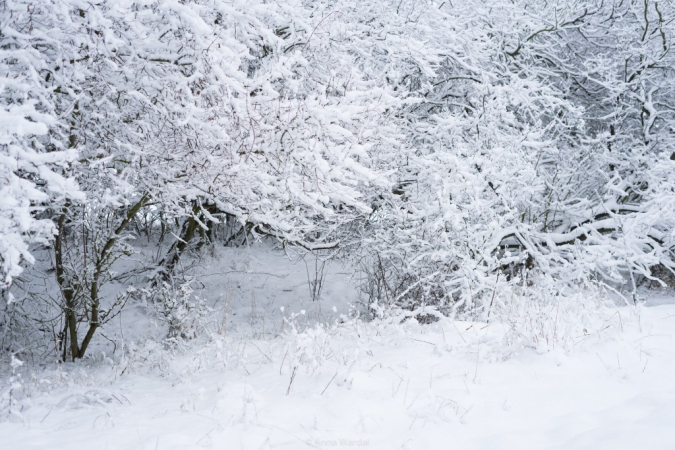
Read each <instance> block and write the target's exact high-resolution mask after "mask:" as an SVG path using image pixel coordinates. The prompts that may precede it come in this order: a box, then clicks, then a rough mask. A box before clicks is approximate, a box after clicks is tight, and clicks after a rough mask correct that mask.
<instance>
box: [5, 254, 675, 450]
mask: <svg viewBox="0 0 675 450" xmlns="http://www.w3.org/2000/svg"><path fill="white" fill-rule="evenodd" d="M235 254H236V250H230V249H225V250H222V251H221V253H220V254H219V255H218V260H219V261H223V260H225V261H229V263H228V264H230V266H231V267H229V266H228V267H229V269H227V270H225V269H223V268H222V267H220V268H214V267H216V266H217V264H215V263H214V261H215V260H214V261H208V260H207V261H202V263H201V265H200V266H199V268H198V269H197V270H196V273H197V274H198V275H199V279H200V280H203V282H204V285H205V289H204V291H203V292H202V295H205V296H208V297H209V298H210V299H211V301H215V299H217V298H220V300H219V302H217V303H215V304H216V305H221V306H220V308H221V309H218V308H217V307H216V308H215V310H214V317H216V316H217V313H218V312H220V313H222V312H227V313H228V316H227V320H226V321H224V320H223V319H222V318H220V316H218V317H219V318H218V321H220V322H224V323H225V322H226V323H225V326H223V327H220V332H214V333H211V334H209V335H208V336H203V337H201V338H197V339H195V340H193V341H190V342H188V343H186V344H183V345H182V346H180V347H179V348H169V347H167V346H166V345H165V344H163V343H162V342H161V340H160V339H148V338H147V337H146V338H143V339H141V338H139V340H138V341H136V342H132V338H130V337H129V336H126V337H125V339H126V340H125V341H124V342H125V343H124V348H123V349H120V348H119V347H118V348H116V353H115V354H114V355H111V353H110V352H111V350H112V347H110V348H108V347H104V346H103V344H101V345H100V346H99V347H96V348H94V349H92V354H91V357H90V358H89V359H88V360H86V361H83V362H81V363H78V364H64V365H58V364H53V365H51V366H48V367H47V368H42V369H40V370H39V371H37V372H34V373H33V375H32V376H30V375H28V374H27V373H24V374H23V375H22V377H23V378H21V379H20V383H21V384H22V385H23V388H22V391H21V392H23V394H22V396H20V398H19V397H17V399H16V401H17V402H18V403H17V404H18V405H20V408H21V412H20V414H18V415H13V416H10V417H9V419H8V420H4V421H3V422H1V423H0V442H2V448H3V449H11V450H15V449H16V450H19V449H40V450H43V449H66V448H67V449H69V450H80V449H87V450H91V449H92V448H97V449H111V450H112V449H138V450H145V449H147V450H153V449H156V450H169V449H176V450H178V449H180V450H183V449H202V448H213V449H228V450H229V449H304V448H307V449H311V448H318V449H332V448H367V449H490V450H493V449H519V450H523V449H564V450H568V449H600V448H607V449H614V450H617V449H631V450H632V449H635V448H649V449H670V448H675V434H674V433H672V431H673V428H674V427H675V384H673V382H672V379H673V378H672V377H673V374H674V373H675V351H674V350H675V346H674V342H675V341H674V337H675V304H673V301H672V300H673V299H672V297H670V301H669V300H668V296H667V295H664V296H661V297H658V301H657V302H655V303H656V304H655V306H641V307H637V308H632V307H620V308H617V310H616V312H615V313H614V316H612V317H611V318H610V319H608V320H610V321H611V324H612V326H611V327H610V329H607V330H605V331H595V330H588V333H587V334H586V333H581V334H580V335H578V336H574V337H572V338H570V340H569V341H567V342H561V343H560V344H559V345H557V344H555V343H552V344H549V345H547V346H541V345H539V346H537V345H535V344H528V343H527V342H525V341H523V342H520V343H517V344H513V343H512V344H509V345H506V344H505V341H504V335H505V333H506V331H507V327H506V326H505V325H504V324H501V323H491V324H486V323H469V322H450V321H439V322H436V323H434V324H431V325H421V324H418V323H416V322H415V321H414V320H409V321H406V322H404V323H402V324H399V323H397V322H396V321H394V320H391V319H384V320H376V321H372V322H365V321H359V320H355V319H351V318H347V317H346V316H345V315H343V316H342V317H343V320H342V321H341V320H340V319H339V317H340V315H341V314H345V313H346V311H347V310H348V309H349V306H348V305H349V303H350V302H354V301H356V300H357V299H358V293H357V292H356V290H355V288H354V285H355V284H356V283H355V281H354V280H353V279H351V278H349V277H348V276H347V275H345V274H346V273H347V272H348V271H347V270H343V268H341V267H338V265H337V263H333V264H332V265H331V266H330V267H329V270H328V275H327V277H326V284H325V288H324V292H323V296H322V298H321V299H320V300H319V301H316V302H312V301H310V300H309V293H308V290H307V271H306V268H305V265H304V263H303V262H302V261H295V262H290V263H289V262H284V261H285V260H284V259H283V258H282V257H265V256H264V255H263V254H262V253H256V252H250V253H248V255H247V256H246V257H245V258H243V259H240V260H237V258H235V256H234V255H235ZM230 256H231V258H229V257H230ZM228 258H229V259H228ZM308 261H310V260H308ZM221 266H222V264H221ZM216 272H218V273H219V274H220V275H210V276H211V277H212V278H213V277H215V278H217V280H216V281H208V277H206V275H208V274H209V273H212V274H213V273H216ZM225 272H228V273H225ZM303 283H304V284H303ZM207 287H208V288H207ZM226 291H227V292H226ZM221 294H223V295H222V296H221ZM225 297H227V298H225ZM648 304H649V303H648ZM282 306H283V307H284V309H283V312H282V310H281V307H282ZM334 306H335V311H333V307H334ZM301 311H304V314H303V313H301ZM123 320H124V321H126V325H127V326H126V327H125V329H128V328H129V324H133V325H134V326H133V328H134V329H135V330H136V332H137V333H138V334H137V336H144V335H143V333H142V332H143V331H145V332H146V335H147V330H148V329H151V328H152V327H153V326H154V325H153V322H152V321H148V320H147V319H144V315H143V314H142V312H141V309H140V307H136V308H130V309H129V310H128V311H127V312H126V315H125V317H124V319H123ZM322 323H323V324H322ZM608 323H609V322H608ZM106 333H107V334H106V336H108V337H109V338H111V339H113V340H119V339H121V337H120V336H118V335H117V334H116V332H115V331H114V330H112V329H108V330H107V331H106ZM99 341H103V342H104V343H105V342H106V341H105V340H103V339H101V338H100V337H99ZM97 342H98V341H97ZM104 352H107V354H108V355H110V356H113V357H112V358H110V357H109V356H104ZM120 354H123V355H124V356H122V357H120V356H119V355H120ZM115 355H117V356H115ZM3 382H4V381H3Z"/></svg>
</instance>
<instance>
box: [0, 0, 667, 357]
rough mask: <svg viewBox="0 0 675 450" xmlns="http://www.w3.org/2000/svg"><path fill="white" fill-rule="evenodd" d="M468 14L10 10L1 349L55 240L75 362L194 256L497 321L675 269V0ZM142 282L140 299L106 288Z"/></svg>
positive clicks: (61, 302)
mask: <svg viewBox="0 0 675 450" xmlns="http://www.w3.org/2000/svg"><path fill="white" fill-rule="evenodd" d="M455 3H456V4H455ZM455 3H453V2H440V3H438V2H431V1H426V0H415V1H411V0H402V1H401V0H397V1H389V0H383V1H378V2H370V1H359V2H350V1H343V0H336V1H312V2H309V1H300V0H292V1H284V2H273V1H272V2H270V1H244V0H234V1H223V0H184V1H174V0H166V1H165V0H142V1H138V0H124V1H116V2H98V3H97V2H84V1H79V0H43V1H40V2H34V1H26V0H3V1H2V2H0V11H1V12H2V14H0V33H1V34H0V105H1V108H0V158H1V159H0V171H1V179H2V185H1V186H0V198H1V199H2V200H1V201H0V261H1V262H2V264H1V268H0V269H1V271H2V276H3V282H4V284H5V285H6V286H7V287H8V288H7V289H5V290H4V291H3V295H4V297H5V299H6V303H7V305H6V306H5V310H4V311H5V317H6V319H5V320H4V322H3V323H2V324H0V326H2V327H3V330H4V333H5V338H3V346H4V347H5V348H6V349H8V348H12V347H13V346H14V344H13V342H12V339H14V338H12V337H11V336H14V334H12V333H14V331H12V330H15V328H16V326H17V325H16V324H12V323H11V320H9V319H8V318H9V317H10V316H11V317H16V315H11V314H9V311H10V310H11V308H12V307H11V303H12V299H13V297H12V294H11V292H12V289H15V288H14V287H16V286H17V285H18V284H21V281H23V282H26V281H28V282H29V281H30V280H26V279H27V278H30V277H31V276H32V275H31V274H30V273H29V272H24V273H23V275H22V270H23V268H25V267H26V265H27V264H30V263H32V262H33V256H32V254H35V252H43V251H44V250H43V249H44V248H45V246H47V247H46V248H47V254H48V255H49V258H48V259H49V261H50V262H49V264H50V267H51V268H52V269H53V272H52V274H51V276H52V283H55V284H56V285H57V286H58V295H57V297H58V298H57V299H56V301H55V302H52V303H50V304H51V305H52V306H50V307H48V309H49V308H52V307H53V305H54V304H55V305H57V310H58V311H60V313H59V314H58V315H52V318H51V319H50V320H51V325H52V327H53V328H56V329H58V330H61V331H60V334H59V338H58V339H59V343H60V344H59V345H60V347H59V352H61V351H62V352H63V353H62V355H63V358H64V359H65V358H66V357H68V356H70V357H71V358H77V357H82V356H83V355H84V353H85V351H86V348H87V346H88V344H89V342H90V341H91V339H92V337H93V336H94V335H95V332H96V330H97V328H98V327H100V326H101V325H103V324H104V323H105V322H106V320H109V319H110V318H111V317H114V315H115V314H117V313H118V312H119V310H120V308H121V307H122V306H123V305H124V304H125V302H126V301H127V299H128V298H130V297H131V296H133V295H134V293H135V292H137V291H136V288H141V287H142V288H144V292H146V293H148V292H156V291H158V290H162V289H165V287H166V286H167V285H170V284H171V282H172V280H173V279H174V277H175V276H176V275H178V272H180V262H181V260H182V258H184V257H185V254H186V253H187V252H199V251H204V249H205V248H207V247H208V245H216V244H220V245H222V244H223V243H224V244H225V245H237V244H240V243H241V242H243V241H245V240H246V239H255V238H260V237H265V238H271V239H274V240H277V241H279V242H281V243H282V244H283V246H284V248H287V249H289V248H291V247H292V248H296V249H303V251H317V250H326V249H330V250H333V254H334V255H336V257H337V256H340V257H343V258H351V259H352V261H353V264H354V267H355V268H357V269H358V270H363V271H364V272H365V273H367V275H368V277H367V282H366V285H365V286H364V288H365V289H366V291H367V292H368V294H369V297H370V301H371V302H372V303H377V304H382V303H385V304H387V305H390V306H391V305H396V306H400V307H405V308H408V309H411V310H414V309H415V308H417V307H419V306H425V305H434V306H435V307H436V308H438V309H440V310H441V311H442V312H443V313H445V314H449V315H471V316H473V317H478V318H480V317H485V316H486V315H489V314H490V309H491V308H492V307H493V305H494V306H495V308H496V307H498V305H500V304H503V303H504V302H506V301H507V298H509V297H512V296H513V295H516V294H517V295H521V296H522V295H527V292H528V291H532V292H535V291H536V292H538V294H536V295H541V292H542V291H541V289H544V290H545V291H546V292H548V293H549V294H551V295H555V296H559V295H564V294H565V293H567V292H571V291H573V290H575V289H578V288H580V287H581V288H583V287H585V286H588V285H589V283H592V284H603V285H607V286H611V287H613V288H617V287H623V286H627V288H628V290H629V291H630V292H633V293H634V292H635V289H636V288H637V285H638V284H639V283H640V281H641V280H642V279H651V280H655V281H657V282H659V279H660V278H663V277H664V275H667V274H668V273H672V272H673V269H675V231H674V230H675V174H674V172H673V169H675V146H674V145H673V144H674V143H675V83H674V81H675V76H674V75H675V74H674V73H673V71H674V70H675V58H674V57H673V53H672V51H671V45H672V37H673V36H672V35H673V32H674V31H675V22H674V20H675V9H674V7H673V5H672V4H671V3H669V2H667V1H665V2H656V1H653V0H640V1H638V0H621V1H620V0H609V1H598V0H578V1H569V2H549V1H544V0H536V1H529V0H528V1H520V0H511V1H509V0H494V1H489V2H483V1H464V2H455ZM143 235H145V237H146V238H147V241H143V242H149V243H150V244H147V245H146V244H143V245H144V247H143V249H144V251H145V252H146V253H147V252H148V245H149V246H150V248H151V249H152V252H154V253H155V254H156V257H155V258H154V259H153V260H152V261H149V260H148V261H146V262H145V263H144V264H143V265H141V266H138V264H136V265H133V264H125V261H127V262H128V261H133V259H132V258H133V255H134V254H135V253H137V252H138V251H139V248H140V247H139V246H140V245H141V244H140V242H141V239H140V237H141V236H143ZM205 244H207V245H205ZM113 266H115V269H113ZM120 267H123V268H125V269H124V270H126V271H127V272H129V271H132V272H133V274H134V275H136V276H137V277H136V278H135V279H136V280H138V276H139V275H142V276H143V279H142V280H143V281H142V283H141V284H142V286H138V285H137V286H136V288H134V287H133V286H131V285H130V284H129V283H127V285H126V287H125V288H124V289H121V290H118V291H105V294H102V293H101V292H102V291H104V289H103V287H104V286H105V285H106V284H107V283H108V282H109V281H111V280H113V279H115V280H117V281H119V280H126V281H128V280H130V278H129V276H130V275H129V274H128V273H126V274H125V273H122V274H120V273H119V270H120V269H119V268H120ZM130 267H131V268H130ZM129 273H130V272H129ZM17 277H19V278H18V279H17ZM22 278H24V279H23V280H22ZM13 280H14V281H13ZM13 286H14V287H13ZM537 289H539V290H538V291H537ZM15 290H16V289H15ZM24 292H25V291H24ZM39 301H40V300H39V298H36V299H35V302H39ZM12 320H14V319H12ZM54 324H56V326H55V325H54ZM82 324H84V325H85V327H84V328H83V327H81V325H82ZM12 327H14V328H12ZM83 329H84V330H86V331H84V332H82V331H81V330H83ZM78 330H80V333H79V335H78ZM8 336H9V337H8Z"/></svg>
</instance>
